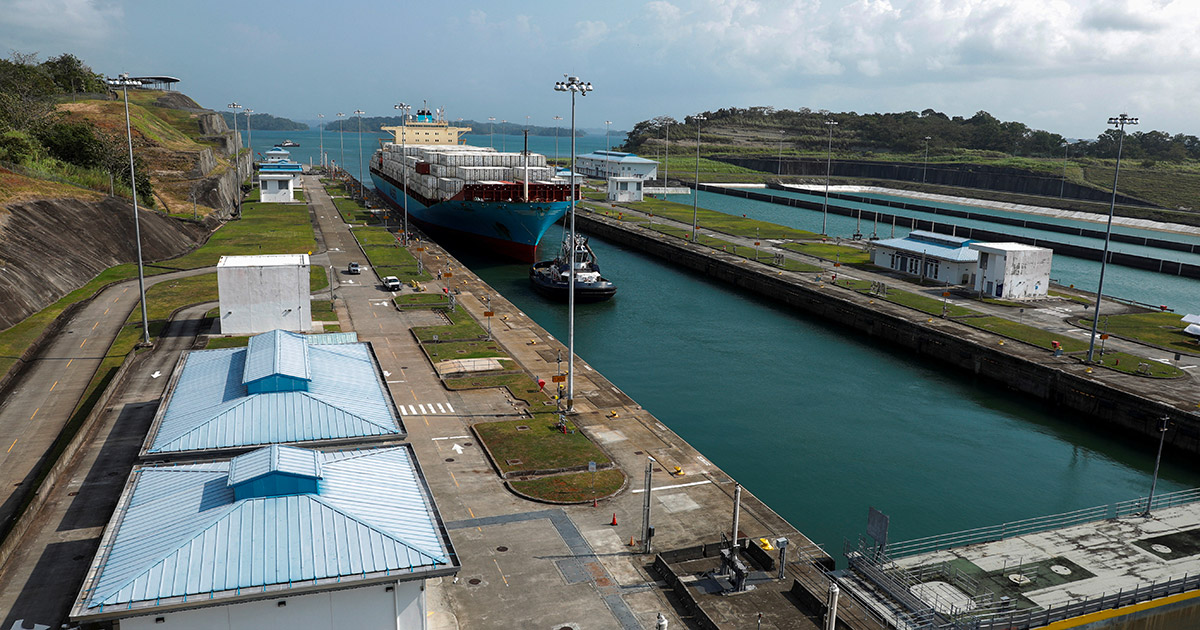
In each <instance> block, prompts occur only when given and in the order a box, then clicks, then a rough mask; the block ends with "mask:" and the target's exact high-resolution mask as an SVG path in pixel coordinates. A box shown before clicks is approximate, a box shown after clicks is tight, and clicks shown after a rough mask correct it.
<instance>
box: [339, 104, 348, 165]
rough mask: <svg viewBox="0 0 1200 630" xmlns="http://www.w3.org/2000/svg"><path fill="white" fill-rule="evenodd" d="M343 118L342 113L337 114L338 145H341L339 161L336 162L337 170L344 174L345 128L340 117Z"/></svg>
mask: <svg viewBox="0 0 1200 630" xmlns="http://www.w3.org/2000/svg"><path fill="white" fill-rule="evenodd" d="M343 116H345V114H343V113H342V112H338V113H337V117H338V144H340V145H341V147H342V148H341V152H342V155H341V161H339V162H338V168H340V169H342V172H343V173H344V172H346V135H345V134H346V126H345V125H343V124H342V117H343Z"/></svg>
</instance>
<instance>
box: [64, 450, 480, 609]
mask: <svg viewBox="0 0 1200 630" xmlns="http://www.w3.org/2000/svg"><path fill="white" fill-rule="evenodd" d="M459 568H460V563H459V561H458V558H457V555H456V554H455V551H454V547H453V545H452V543H451V541H450V538H449V536H448V534H447V532H446V528H445V524H444V523H443V522H442V519H441V516H440V515H439V514H438V511H437V507H436V505H435V504H434V501H433V497H432V495H431V494H430V491H429V488H428V485H427V483H426V481H425V479H424V477H423V475H422V473H421V471H420V468H419V466H418V464H417V462H416V458H415V455H414V453H413V452H412V449H411V447H409V446H407V445H403V446H393V447H385V448H372V449H364V450H353V451H341V452H320V451H314V450H308V449H302V448H295V447H288V446H280V445H272V446H268V447H265V448H261V449H258V450H254V451H251V452H249V453H246V454H244V455H240V456H237V457H234V458H233V459H232V460H226V461H215V462H205V463H186V464H175V465H154V466H138V467H135V468H134V470H133V473H132V474H131V475H130V478H129V481H128V482H127V484H126V487H125V490H124V492H123V493H122V495H121V498H120V501H119V502H118V505H117V509H116V511H115V513H114V515H113V517H112V520H111V521H110V522H109V524H108V526H107V528H106V529H105V531H104V535H103V537H102V538H101V541H100V550H99V551H98V552H97V555H96V557H95V559H94V561H93V563H92V566H91V567H90V569H89V571H88V574H87V577H86V579H85V580H84V584H83V587H82V588H81V590H80V593H79V596H78V597H77V598H76V601H75V605H74V606H73V607H72V610H71V618H72V619H73V620H74V621H78V622H103V621H117V622H119V624H120V628H121V629H122V630H129V629H139V628H158V627H164V626H162V625H161V624H165V627H168V628H175V629H180V628H183V629H189V630H190V629H205V630H208V629H213V628H216V629H230V630H232V629H247V630H249V629H251V628H253V629H262V628H288V629H293V628H305V629H316V630H324V629H328V630H345V628H398V629H399V628H425V627H426V618H427V614H426V613H427V609H426V603H425V589H424V580H425V579H427V578H432V577H438V576H444V575H452V574H454V573H456V572H457V571H458V570H459Z"/></svg>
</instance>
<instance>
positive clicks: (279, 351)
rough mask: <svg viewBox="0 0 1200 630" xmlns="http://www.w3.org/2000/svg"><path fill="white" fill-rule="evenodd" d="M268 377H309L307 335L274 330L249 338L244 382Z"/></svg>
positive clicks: (306, 378)
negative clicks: (305, 340) (305, 339)
mask: <svg viewBox="0 0 1200 630" xmlns="http://www.w3.org/2000/svg"><path fill="white" fill-rule="evenodd" d="M268 376H290V377H292V378H298V379H305V380H308V378H309V367H308V344H307V343H305V342H304V336H303V335H298V334H296V333H292V332H288V331H286V330H272V331H271V332H266V333H263V334H261V335H255V336H253V337H251V338H250V343H249V345H247V346H246V367H245V373H244V374H243V375H242V382H243V383H250V382H253V381H257V380H259V379H262V378H267V377H268Z"/></svg>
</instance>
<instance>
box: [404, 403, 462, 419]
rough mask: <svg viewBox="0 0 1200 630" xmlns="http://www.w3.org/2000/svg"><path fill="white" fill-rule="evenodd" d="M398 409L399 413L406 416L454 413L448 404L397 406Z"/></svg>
mask: <svg viewBox="0 0 1200 630" xmlns="http://www.w3.org/2000/svg"><path fill="white" fill-rule="evenodd" d="M397 407H399V408H400V413H401V414H402V415H406V416H432V415H436V414H439V413H442V414H446V413H454V407H453V406H451V405H450V403H426V404H423V405H422V404H420V403H418V404H415V405H397Z"/></svg>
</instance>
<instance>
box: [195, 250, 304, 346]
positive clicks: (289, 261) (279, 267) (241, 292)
mask: <svg viewBox="0 0 1200 630" xmlns="http://www.w3.org/2000/svg"><path fill="white" fill-rule="evenodd" d="M308 287H309V263H308V254H274V255H262V256H222V257H221V260H220V262H218V263H217V293H218V296H219V299H220V303H221V312H220V320H221V332H222V333H223V334H226V335H252V334H257V333H263V332H267V331H269V330H275V329H282V330H291V331H296V332H304V331H308V330H309V329H310V328H312V306H311V303H310V301H309V300H310V298H309V290H308Z"/></svg>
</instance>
